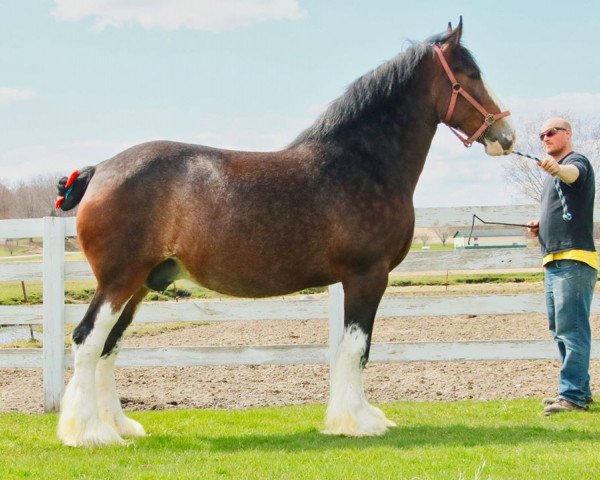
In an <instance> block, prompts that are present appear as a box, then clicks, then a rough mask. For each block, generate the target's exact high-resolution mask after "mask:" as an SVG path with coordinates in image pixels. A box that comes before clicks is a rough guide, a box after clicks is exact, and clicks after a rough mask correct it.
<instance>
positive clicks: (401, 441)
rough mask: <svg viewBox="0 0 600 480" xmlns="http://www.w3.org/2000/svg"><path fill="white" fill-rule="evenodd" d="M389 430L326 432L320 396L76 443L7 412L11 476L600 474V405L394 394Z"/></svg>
mask: <svg viewBox="0 0 600 480" xmlns="http://www.w3.org/2000/svg"><path fill="white" fill-rule="evenodd" d="M383 409H384V410H385V412H386V413H387V415H388V416H389V417H390V418H392V419H394V420H395V421H396V422H397V423H398V427H397V428H395V429H393V430H391V431H390V432H388V433H387V434H386V435H384V436H382V437H376V438H354V439H350V438H341V437H329V436H325V435H322V434H320V433H319V429H320V428H321V425H322V419H323V415H324V408H323V407H322V406H315V405H308V406H290V407H281V408H259V409H251V410H242V411H210V410H196V411H184V410H181V411H164V412H137V413H132V414H131V416H132V417H134V418H135V419H137V420H138V421H140V422H142V423H143V424H144V425H145V427H146V430H147V431H148V433H150V436H149V437H147V438H144V439H138V440H135V441H133V442H132V443H131V444H130V445H129V446H127V447H109V448H103V449H74V448H68V447H64V446H62V445H61V444H60V442H59V441H58V439H57V438H56V436H55V434H54V431H55V427H56V416H55V415H26V414H1V415H0V451H2V452H5V454H4V455H2V456H0V478H2V479H3V480H6V479H19V478H27V479H37V478H52V479H54V478H56V479H59V478H60V479H119V480H127V479H163V478H176V479H188V478H189V479H224V478H228V479H261V480H262V479H294V480H295V479H300V480H302V479H414V480H417V479H431V480H434V479H435V480H441V479H453V480H456V479H478V480H485V479H514V480H518V479H527V480H532V479H571V478H572V479H577V480H582V479H597V478H600V462H599V461H598V451H600V415H599V413H600V409H599V408H598V407H595V409H594V410H592V411H591V412H584V413H579V412H578V413H569V414H561V415H557V416H555V417H543V416H542V415H541V413H540V412H541V407H540V404H539V401H537V400H513V401H492V402H474V401H473V402H444V403H442V402H435V403H433V402H406V403H395V404H388V405H384V406H383Z"/></svg>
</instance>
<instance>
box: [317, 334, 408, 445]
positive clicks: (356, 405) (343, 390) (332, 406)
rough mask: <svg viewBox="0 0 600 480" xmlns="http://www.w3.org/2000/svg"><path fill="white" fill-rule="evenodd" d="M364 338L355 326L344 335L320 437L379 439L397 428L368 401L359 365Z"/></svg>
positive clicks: (365, 344)
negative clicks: (367, 437) (393, 428)
mask: <svg viewBox="0 0 600 480" xmlns="http://www.w3.org/2000/svg"><path fill="white" fill-rule="evenodd" d="M366 347H367V335H366V334H365V333H364V332H363V331H362V330H361V329H360V328H358V327H357V326H351V327H349V328H347V329H346V330H345V331H344V336H343V338H342V342H341V343H340V346H339V349H338V354H337V359H336V361H335V367H334V372H333V375H332V380H331V389H330V398H329V405H328V407H327V415H326V419H325V430H324V432H323V433H326V434H330V435H346V436H353V437H358V436H371V435H382V434H383V433H385V432H386V431H387V429H388V427H393V426H395V425H396V424H395V423H394V422H392V421H391V420H388V419H387V418H386V416H385V415H384V413H383V412H382V411H381V410H380V409H379V408H377V407H374V406H372V405H371V404H369V402H368V401H367V398H366V396H365V391H364V387H363V383H362V368H361V366H360V361H361V358H362V356H363V355H364V352H365V349H366Z"/></svg>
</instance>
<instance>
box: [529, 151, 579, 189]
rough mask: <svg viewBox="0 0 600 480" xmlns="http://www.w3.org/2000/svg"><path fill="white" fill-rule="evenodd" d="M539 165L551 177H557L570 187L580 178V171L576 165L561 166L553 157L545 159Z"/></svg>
mask: <svg viewBox="0 0 600 480" xmlns="http://www.w3.org/2000/svg"><path fill="white" fill-rule="evenodd" d="M537 164H538V166H539V167H540V168H542V169H544V170H545V171H546V172H547V173H549V174H550V175H552V176H557V177H558V178H560V179H561V180H562V181H563V182H565V183H567V184H569V185H570V184H571V183H573V182H574V181H575V180H577V178H578V177H579V169H578V168H577V167H576V166H575V165H560V164H559V163H558V162H557V161H556V160H554V159H553V158H552V157H548V158H544V159H543V160H540V161H539V162H537Z"/></svg>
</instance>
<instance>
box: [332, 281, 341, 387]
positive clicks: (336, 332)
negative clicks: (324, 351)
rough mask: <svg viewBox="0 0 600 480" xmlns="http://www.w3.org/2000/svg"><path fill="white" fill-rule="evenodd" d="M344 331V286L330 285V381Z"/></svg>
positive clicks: (339, 284) (338, 284)
mask: <svg viewBox="0 0 600 480" xmlns="http://www.w3.org/2000/svg"><path fill="white" fill-rule="evenodd" d="M343 332H344V287H343V286H342V284H341V283H335V284H333V285H329V381H330V382H331V376H332V374H333V366H334V363H335V356H336V353H337V350H338V346H339V344H340V342H341V341H342V335H343Z"/></svg>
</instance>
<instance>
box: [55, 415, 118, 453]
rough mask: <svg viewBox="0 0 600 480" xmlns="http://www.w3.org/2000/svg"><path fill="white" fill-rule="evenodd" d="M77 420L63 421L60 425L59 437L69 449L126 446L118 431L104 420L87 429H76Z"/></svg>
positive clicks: (92, 423)
mask: <svg viewBox="0 0 600 480" xmlns="http://www.w3.org/2000/svg"><path fill="white" fill-rule="evenodd" d="M76 423H77V422H76V420H75V419H74V418H72V419H61V421H60V422H59V424H58V431H57V433H58V437H59V438H60V439H61V441H62V442H63V444H65V445H67V446H69V447H103V446H107V445H124V444H125V441H124V440H123V439H122V438H121V436H120V435H119V434H118V433H117V431H116V430H115V429H114V428H113V427H112V426H110V425H108V424H107V423H105V422H103V421H102V420H96V421H93V422H89V423H88V424H87V425H86V426H85V428H83V429H78V428H76Z"/></svg>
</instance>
